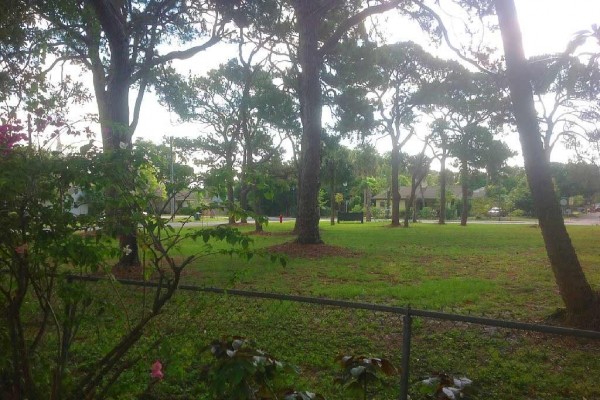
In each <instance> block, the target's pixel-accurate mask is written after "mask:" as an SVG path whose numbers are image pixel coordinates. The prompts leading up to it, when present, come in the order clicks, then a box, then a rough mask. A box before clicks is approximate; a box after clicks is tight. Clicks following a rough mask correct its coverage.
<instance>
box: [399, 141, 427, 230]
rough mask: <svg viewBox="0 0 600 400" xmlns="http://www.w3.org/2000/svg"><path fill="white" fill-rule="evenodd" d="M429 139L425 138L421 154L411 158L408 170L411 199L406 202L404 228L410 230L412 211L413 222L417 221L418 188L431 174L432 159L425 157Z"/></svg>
mask: <svg viewBox="0 0 600 400" xmlns="http://www.w3.org/2000/svg"><path fill="white" fill-rule="evenodd" d="M428 141H429V138H425V144H424V146H423V148H422V149H421V152H420V153H419V154H416V155H414V156H409V159H408V168H409V170H410V198H409V199H408V200H407V201H406V209H405V213H404V227H405V228H408V220H409V218H410V216H411V210H412V215H413V222H415V220H416V215H417V214H416V212H417V210H416V205H415V202H416V193H417V188H418V187H419V186H420V185H421V183H422V182H423V179H425V177H427V174H428V173H429V166H430V165H431V158H429V157H427V156H426V155H425V151H426V150H427V145H428Z"/></svg>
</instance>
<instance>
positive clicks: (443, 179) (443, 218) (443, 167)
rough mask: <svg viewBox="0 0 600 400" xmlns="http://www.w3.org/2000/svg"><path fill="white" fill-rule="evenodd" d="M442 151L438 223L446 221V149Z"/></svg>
mask: <svg viewBox="0 0 600 400" xmlns="http://www.w3.org/2000/svg"><path fill="white" fill-rule="evenodd" d="M442 152H443V153H442V157H441V159H440V164H441V166H440V215H439V218H438V223H439V224H442V225H443V224H445V223H446V151H445V150H444V149H442Z"/></svg>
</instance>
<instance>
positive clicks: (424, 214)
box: [419, 207, 438, 219]
mask: <svg viewBox="0 0 600 400" xmlns="http://www.w3.org/2000/svg"><path fill="white" fill-rule="evenodd" d="M419 217H420V218H423V219H435V218H437V217H438V213H437V210H435V209H434V208H431V207H423V208H422V209H421V210H420V211H419Z"/></svg>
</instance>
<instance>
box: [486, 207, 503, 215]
mask: <svg viewBox="0 0 600 400" xmlns="http://www.w3.org/2000/svg"><path fill="white" fill-rule="evenodd" d="M487 213H488V216H490V217H503V216H504V210H503V209H501V208H500V207H492V208H490V209H489V210H488V212H487Z"/></svg>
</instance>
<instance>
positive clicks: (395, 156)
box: [391, 144, 400, 226]
mask: <svg viewBox="0 0 600 400" xmlns="http://www.w3.org/2000/svg"><path fill="white" fill-rule="evenodd" d="M399 175H400V148H399V147H398V145H397V144H394V145H393V146H392V185H391V187H392V226H400V188H399V185H398V180H399Z"/></svg>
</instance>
